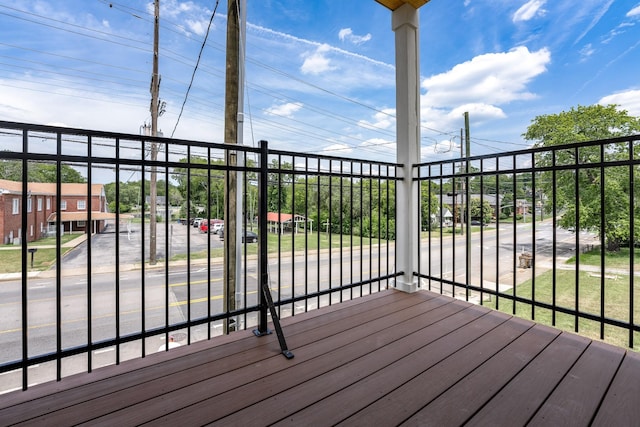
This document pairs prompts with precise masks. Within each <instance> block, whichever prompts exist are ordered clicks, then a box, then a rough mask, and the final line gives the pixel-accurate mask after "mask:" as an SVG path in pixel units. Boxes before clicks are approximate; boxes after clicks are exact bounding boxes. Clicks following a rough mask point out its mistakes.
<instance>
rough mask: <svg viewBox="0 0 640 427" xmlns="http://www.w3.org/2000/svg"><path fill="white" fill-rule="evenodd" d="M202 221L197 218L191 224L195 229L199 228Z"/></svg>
mask: <svg viewBox="0 0 640 427" xmlns="http://www.w3.org/2000/svg"><path fill="white" fill-rule="evenodd" d="M200 221H202V218H200V217H197V218H194V219H193V222H192V223H191V224H193V226H194V228H199V227H200Z"/></svg>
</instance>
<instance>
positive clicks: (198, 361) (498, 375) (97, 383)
mask: <svg viewBox="0 0 640 427" xmlns="http://www.w3.org/2000/svg"><path fill="white" fill-rule="evenodd" d="M282 324H283V326H284V328H285V335H286V336H287V342H288V344H289V347H290V348H291V349H292V350H293V351H294V353H295V358H294V359H292V360H287V359H285V358H284V357H282V355H281V354H280V349H279V346H278V342H277V337H276V336H275V335H270V336H266V337H263V338H256V337H254V336H253V334H252V333H251V331H241V332H237V333H234V334H230V335H228V336H223V337H219V338H216V339H215V340H213V341H207V342H199V343H194V344H192V345H191V346H188V347H180V348H177V349H173V350H171V351H169V352H161V353H158V354H153V355H150V356H148V357H147V358H145V359H136V360H132V361H130V362H125V363H123V364H122V365H119V366H110V367H106V368H100V369H98V370H96V371H94V372H92V373H89V374H78V375H75V376H72V377H68V378H65V379H63V380H62V381H60V382H58V383H48V384H44V385H42V386H37V387H34V388H32V389H30V390H28V391H26V392H13V393H9V394H7V395H4V396H0V424H1V425H5V424H7V425H9V424H13V423H21V422H22V423H23V424H24V425H56V426H64V425H71V424H74V425H75V424H78V423H85V424H86V425H91V426H95V425H108V426H113V425H118V426H119V427H124V426H129V425H139V424H143V423H147V424H148V425H158V424H162V425H166V424H170V425H191V424H208V423H211V424H214V425H243V426H251V425H256V426H257V425H265V424H272V423H276V424H277V425H285V424H286V425H334V424H337V423H342V424H344V425H352V424H357V425H362V424H364V425H398V424H401V423H403V422H404V424H405V425H460V424H463V423H465V421H466V422H467V424H468V425H504V422H505V420H508V423H509V425H524V424H527V423H528V422H530V421H531V422H532V424H536V423H539V424H544V425H548V424H553V425H562V424H588V423H589V422H590V421H592V420H593V421H594V424H595V425H630V424H636V423H637V421H638V419H640V356H639V355H638V354H637V353H630V352H627V351H625V350H623V349H620V348H617V347H613V346H609V345H606V344H603V343H599V342H594V341H591V340H589V339H586V338H582V337H579V336H576V335H573V334H570V333H565V332H559V331H558V330H555V329H552V328H548V327H545V326H541V325H535V324H534V323H532V322H530V321H526V320H521V319H517V318H514V317H512V316H509V315H507V314H504V313H499V312H494V311H490V310H489V309H487V308H485V307H480V306H475V305H472V304H470V303H467V302H464V301H458V300H454V299H452V298H449V297H446V296H442V295H438V294H435V293H431V292H427V291H421V292H418V293H415V294H404V293H401V292H397V291H395V290H387V291H383V292H380V293H376V294H374V295H369V296H366V297H363V298H359V299H357V300H352V301H348V302H345V303H342V304H335V305H332V306H328V307H324V308H322V309H319V310H314V311H311V312H308V313H303V314H300V315H296V316H295V317H290V318H286V319H283V320H282Z"/></svg>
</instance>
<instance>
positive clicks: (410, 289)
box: [391, 277, 418, 294]
mask: <svg viewBox="0 0 640 427" xmlns="http://www.w3.org/2000/svg"><path fill="white" fill-rule="evenodd" d="M391 286H393V287H394V288H396V289H397V290H399V291H402V292H406V293H408V294H412V293H414V292H417V291H418V278H417V277H414V278H413V281H411V282H406V281H404V280H401V279H391Z"/></svg>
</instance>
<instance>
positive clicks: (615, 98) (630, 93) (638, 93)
mask: <svg viewBox="0 0 640 427" xmlns="http://www.w3.org/2000/svg"><path fill="white" fill-rule="evenodd" d="M598 104H601V105H609V104H617V105H619V106H620V107H621V108H622V109H624V110H627V111H628V112H629V114H631V115H632V116H640V90H636V89H630V90H626V91H624V92H618V93H614V94H612V95H607V96H605V97H603V98H602V99H600V101H598Z"/></svg>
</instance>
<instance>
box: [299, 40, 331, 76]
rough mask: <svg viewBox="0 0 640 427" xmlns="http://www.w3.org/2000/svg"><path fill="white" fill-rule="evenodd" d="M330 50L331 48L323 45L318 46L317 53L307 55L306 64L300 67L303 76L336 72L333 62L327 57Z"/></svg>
mask: <svg viewBox="0 0 640 427" xmlns="http://www.w3.org/2000/svg"><path fill="white" fill-rule="evenodd" d="M330 50H331V47H330V46H328V45H326V44H323V45H320V46H318V48H317V49H316V51H315V52H313V53H307V54H306V55H305V56H306V57H305V60H304V63H303V64H302V66H301V67H300V71H301V72H302V74H313V75H316V74H321V73H325V72H327V71H333V70H335V69H336V67H335V66H333V65H332V64H331V60H330V59H329V58H328V57H327V56H326V54H327V53H328V52H329V51H330Z"/></svg>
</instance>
